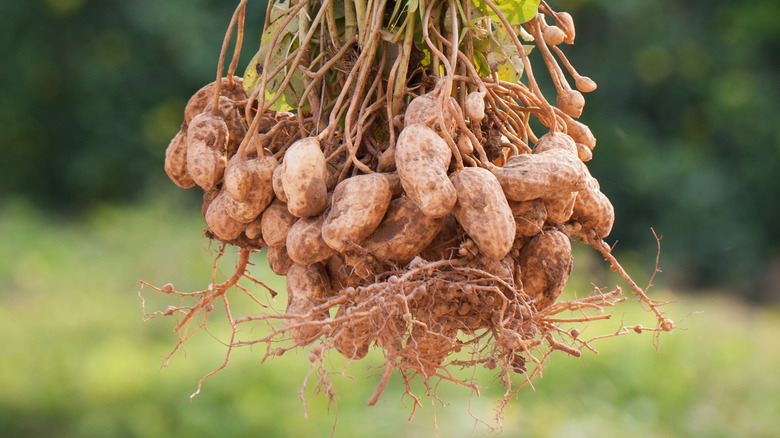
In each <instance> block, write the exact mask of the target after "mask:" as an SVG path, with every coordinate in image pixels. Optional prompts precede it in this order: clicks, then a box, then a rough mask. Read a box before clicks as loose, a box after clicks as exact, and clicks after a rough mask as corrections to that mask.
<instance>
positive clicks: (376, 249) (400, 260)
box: [362, 197, 444, 265]
mask: <svg viewBox="0 0 780 438" xmlns="http://www.w3.org/2000/svg"><path fill="white" fill-rule="evenodd" d="M443 224H444V219H443V218H433V217H430V216H426V215H424V214H422V212H421V211H420V209H419V208H418V207H417V205H416V204H415V203H414V201H412V200H411V199H410V198H408V197H401V198H398V199H393V200H392V201H391V202H390V207H388V209H387V213H386V214H385V217H384V219H382V222H381V223H380V224H379V227H378V228H377V229H376V231H374V232H373V233H372V234H371V236H369V237H368V239H366V240H365V241H364V242H363V243H362V246H363V249H364V250H365V251H366V252H367V253H368V254H370V255H372V256H373V257H374V258H375V259H376V260H378V261H380V262H384V263H393V264H399V265H405V264H407V263H409V262H410V261H411V260H412V258H414V256H416V255H417V254H419V253H420V251H422V250H423V249H424V248H425V247H427V246H428V245H430V243H431V242H432V241H433V239H434V238H435V237H436V235H437V234H438V233H439V230H441V227H442V225H443Z"/></svg>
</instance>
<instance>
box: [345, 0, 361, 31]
mask: <svg viewBox="0 0 780 438" xmlns="http://www.w3.org/2000/svg"><path fill="white" fill-rule="evenodd" d="M357 23H358V21H357V16H356V15H355V3H353V1H352V0H344V36H345V38H346V39H347V40H350V39H352V36H353V35H355V34H356V33H358V27H357Z"/></svg>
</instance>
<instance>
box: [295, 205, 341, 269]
mask: <svg viewBox="0 0 780 438" xmlns="http://www.w3.org/2000/svg"><path fill="white" fill-rule="evenodd" d="M325 217H326V215H325V214H321V215H319V216H315V217H302V218H300V219H298V221H297V222H295V223H294V224H293V226H292V227H290V230H289V231H288V232H287V254H288V255H289V256H290V258H291V259H292V260H293V261H294V262H295V263H298V264H301V265H310V264H312V263H317V262H324V261H325V260H327V259H328V258H330V257H331V256H332V255H333V254H334V253H335V250H333V248H331V247H329V246H328V244H326V243H325V241H324V240H323V239H322V224H323V223H324V222H325Z"/></svg>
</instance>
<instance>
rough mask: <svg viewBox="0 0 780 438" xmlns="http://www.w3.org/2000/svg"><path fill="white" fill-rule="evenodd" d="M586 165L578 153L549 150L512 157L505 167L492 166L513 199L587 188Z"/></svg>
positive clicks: (554, 195) (555, 196) (556, 194)
mask: <svg viewBox="0 0 780 438" xmlns="http://www.w3.org/2000/svg"><path fill="white" fill-rule="evenodd" d="M586 172H587V168H585V165H584V164H583V163H582V161H580V159H579V158H578V157H577V155H576V154H572V153H571V152H569V151H567V150H562V149H550V150H546V151H544V152H540V153H534V154H520V155H515V156H513V157H511V158H509V161H508V162H507V164H505V165H504V166H503V167H497V168H494V169H493V174H494V175H496V178H497V179H498V182H499V183H501V187H502V188H503V189H504V193H505V194H506V198H507V199H508V200H510V201H530V200H532V199H537V198H557V197H560V196H564V195H567V194H569V193H571V192H576V191H579V190H581V189H583V188H584V187H585V177H586V175H587V174H586Z"/></svg>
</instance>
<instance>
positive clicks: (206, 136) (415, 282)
mask: <svg viewBox="0 0 780 438" xmlns="http://www.w3.org/2000/svg"><path fill="white" fill-rule="evenodd" d="M246 3H247V1H246V0H242V1H241V2H240V3H239V5H238V7H237V9H236V11H235V14H234V16H233V18H232V20H231V22H230V25H229V28H228V31H227V34H226V36H225V41H224V44H223V48H222V52H221V54H220V59H219V65H218V69H217V70H218V71H217V80H216V81H215V82H213V83H211V84H208V85H206V86H205V87H203V88H202V89H201V90H199V91H198V92H197V93H196V94H195V95H194V96H193V97H192V98H191V99H190V101H189V102H188V104H187V107H186V109H185V116H184V122H183V124H182V127H181V130H180V132H179V133H178V134H177V135H176V136H175V137H174V139H173V140H172V141H171V144H170V146H169V147H168V150H167V152H166V161H165V170H166V172H167V174H168V175H169V177H170V178H171V180H173V182H174V183H176V184H177V185H178V186H180V187H182V188H191V187H194V186H196V185H197V186H199V187H200V188H201V189H202V190H203V193H204V197H203V199H204V202H203V208H202V213H203V215H204V217H205V220H206V224H207V225H208V229H207V231H206V235H207V236H208V237H209V238H211V239H215V240H218V241H221V242H222V243H223V245H222V249H223V250H224V248H225V247H226V246H228V245H231V246H235V247H237V248H239V254H240V257H239V260H238V264H237V266H236V270H235V272H234V274H233V275H232V277H230V278H229V279H227V280H226V281H225V282H223V283H220V284H216V282H215V283H214V284H212V285H210V286H209V288H207V289H206V290H204V291H199V292H190V293H185V292H179V291H175V290H173V288H172V287H171V286H169V285H168V286H165V287H162V288H158V290H160V291H162V292H165V293H170V294H176V295H180V296H181V297H182V298H191V299H194V300H195V304H194V305H191V306H179V307H171V308H169V310H168V311H166V312H157V313H158V314H163V315H176V317H177V318H178V324H177V326H176V330H177V332H178V333H179V335H180V342H179V344H178V345H177V347H176V348H177V349H178V348H179V347H181V346H182V345H183V343H184V342H185V341H186V340H187V339H189V338H190V337H191V336H192V335H193V334H194V333H195V332H197V331H198V330H199V329H200V328H202V327H203V326H205V323H206V320H207V318H206V316H207V315H208V313H209V312H210V311H212V310H213V309H214V306H213V303H214V302H215V301H222V302H224V305H225V310H226V312H227V314H228V317H229V319H230V324H231V326H232V328H233V336H232V337H231V339H230V343H229V349H232V348H233V347H236V346H240V345H253V344H265V345H266V347H267V348H266V358H267V357H271V356H274V355H281V354H283V353H284V352H285V351H288V350H290V349H292V348H297V347H302V346H306V345H310V344H314V347H313V349H312V354H311V359H312V361H313V365H312V369H315V368H316V367H317V366H318V365H317V364H319V365H320V366H322V362H323V357H324V353H325V352H326V351H329V350H331V349H335V350H336V351H337V352H338V353H340V354H341V355H343V356H344V357H346V358H347V359H349V360H358V359H362V358H363V357H365V356H366V355H367V353H368V352H369V350H370V349H371V348H372V347H374V346H375V347H376V348H379V349H381V351H382V353H383V354H384V357H385V359H386V363H385V371H384V373H383V375H382V377H381V379H380V382H379V384H378V387H377V390H376V392H375V393H374V396H373V397H372V398H371V399H370V400H369V404H373V403H375V402H376V401H377V400H378V398H379V396H380V395H381V393H382V390H383V389H384V388H385V386H386V385H387V383H388V378H389V377H390V375H391V373H392V372H393V371H394V370H398V371H400V373H401V375H402V376H403V378H404V381H405V382H406V386H407V392H408V393H409V395H410V396H412V397H413V398H414V399H415V401H416V400H417V398H416V397H415V396H414V395H413V394H411V392H410V390H409V382H410V381H411V380H413V379H415V378H416V377H420V378H422V379H423V380H424V381H425V382H426V385H427V382H428V381H429V379H431V378H433V377H436V378H439V379H444V380H452V381H456V382H458V383H461V384H463V385H466V386H469V387H472V388H473V389H475V390H476V389H477V387H476V386H475V385H474V384H473V383H471V382H467V381H460V380H458V379H457V378H455V377H453V375H452V374H450V372H449V370H450V369H451V368H450V367H464V366H465V367H468V366H472V367H473V366H485V367H487V368H489V369H497V370H498V373H499V374H500V377H501V381H502V383H503V384H504V385H505V386H506V387H507V391H506V394H505V396H504V399H503V402H502V405H501V406H502V407H503V404H504V403H506V402H507V401H508V400H509V399H510V398H511V396H512V395H513V394H514V393H515V392H516V391H517V390H518V389H519V388H520V387H521V386H523V385H524V384H526V383H527V382H528V381H530V378H531V377H534V376H536V375H539V374H540V373H541V368H542V365H543V363H544V362H545V361H546V360H547V359H548V358H549V356H550V354H551V353H552V352H553V351H554V350H559V351H563V352H565V353H567V354H570V355H573V356H579V355H580V354H581V350H582V349H590V350H593V351H595V350H594V349H593V347H591V345H590V343H589V341H592V339H591V340H586V339H582V338H581V337H579V333H578V332H577V330H576V329H572V330H570V331H567V330H565V329H563V328H561V327H559V325H561V324H564V323H571V322H580V323H581V322H587V321H592V320H597V319H604V318H605V315H603V314H599V312H595V313H596V315H595V316H593V313H585V311H588V310H597V311H598V310H601V309H602V308H604V307H609V306H613V305H615V304H617V303H619V302H621V301H623V300H624V299H625V298H624V297H623V296H622V295H621V291H620V289H619V288H618V289H616V290H613V291H610V292H602V291H600V290H598V289H597V290H596V291H595V292H594V293H593V294H592V295H590V296H587V297H584V298H579V299H575V300H573V301H568V302H561V301H557V300H558V298H559V296H560V295H561V293H562V292H563V290H564V288H565V286H566V282H567V280H568V277H569V275H570V273H571V270H572V265H573V258H572V247H571V244H572V241H579V242H582V243H585V244H588V245H591V246H593V247H594V248H595V249H596V250H598V251H599V252H600V253H601V254H602V255H603V257H604V258H605V259H606V260H607V262H608V263H609V264H610V266H611V267H612V269H613V270H616V271H618V272H619V273H620V274H621V275H622V276H623V277H624V278H625V279H626V281H627V282H628V284H629V286H630V287H631V288H632V290H633V292H634V293H635V294H637V295H638V296H639V297H640V298H641V300H643V301H644V303H645V304H646V305H647V306H648V308H649V309H650V310H651V311H652V312H654V313H655V314H656V316H657V318H658V325H657V327H655V328H652V327H651V328H643V327H641V326H634V327H624V328H631V329H634V330H635V331H637V330H638V331H640V332H641V331H646V330H650V331H661V330H665V331H668V330H671V329H672V327H673V324H672V322H671V320H669V319H667V318H666V317H665V316H664V314H663V313H662V312H660V311H659V310H658V306H659V305H661V304H663V303H660V302H657V301H655V300H652V299H650V298H648V297H647V295H646V294H645V292H644V290H643V289H642V288H640V287H639V286H637V285H636V284H635V283H634V282H633V281H632V280H631V279H630V277H629V276H628V274H627V273H626V272H625V271H624V270H623V268H622V267H621V266H620V265H619V264H618V262H617V260H615V258H614V257H613V256H612V254H611V248H610V246H609V245H608V244H607V243H606V242H605V241H604V238H606V237H607V236H608V235H609V233H610V231H611V228H612V224H613V222H614V209H613V207H612V204H611V203H610V201H609V199H608V198H607V197H606V196H605V195H604V194H603V193H602V192H601V190H600V187H599V183H598V181H597V180H596V179H595V178H593V176H591V174H590V172H589V171H588V168H587V165H586V164H585V163H586V162H587V161H589V160H590V159H591V158H592V156H593V149H594V147H595V145H596V140H595V137H594V136H593V134H592V133H591V131H590V129H589V128H588V127H587V126H586V125H584V124H582V123H580V122H579V121H577V119H578V118H579V117H580V115H581V114H582V113H583V109H584V106H585V99H584V97H583V96H584V95H583V93H589V92H592V91H594V90H595V89H596V84H595V82H594V81H593V80H591V79H590V78H588V77H585V76H581V75H580V74H579V73H578V72H577V71H576V70H575V69H574V67H573V66H572V65H571V63H570V62H569V61H568V59H567V58H566V56H565V55H564V53H563V50H562V49H561V46H563V45H570V44H572V43H573V42H574V39H575V28H574V22H573V20H572V17H571V16H570V15H569V14H567V13H565V12H556V11H554V10H553V9H552V8H551V7H550V6H549V5H548V4H547V3H546V2H544V1H542V2H541V3H540V2H539V1H534V0H518V1H507V2H496V3H494V2H492V1H491V0H474V1H471V0H449V1H443V0H436V1H432V0H428V1H419V2H418V1H388V0H376V1H361V0H276V1H272V2H270V4H269V7H268V12H267V16H266V23H265V29H264V31H263V34H262V35H263V36H262V41H261V45H260V49H259V51H258V52H257V55H255V57H254V59H252V60H251V61H250V62H249V65H248V67H247V69H246V73H245V75H244V77H243V78H240V77H236V76H235V71H236V69H237V66H238V61H239V56H238V54H239V52H240V49H241V45H242V41H243V37H244V26H243V23H244V17H245V13H246ZM234 34H235V36H236V38H235V44H234V46H235V48H234V54H233V57H232V60H231V62H230V64H229V66H228V69H227V70H228V71H227V74H226V76H225V77H223V64H224V61H225V58H226V53H227V48H228V46H229V43H230V41H231V39H232V36H233V35H234ZM532 50H536V51H538V53H539V55H541V58H542V59H543V61H544V64H543V67H544V68H545V70H546V72H547V73H549V75H550V77H551V78H552V83H553V85H554V86H555V92H556V94H557V95H556V98H555V105H553V104H551V103H550V102H549V101H548V100H547V98H546V97H545V96H544V95H543V93H542V90H541V89H540V87H539V85H538V84H537V82H536V79H535V77H534V71H533V70H532V65H531V62H530V58H529V56H528V55H529V54H530V53H531V51H532ZM533 67H535V68H536V69H537V71H538V69H540V68H541V67H542V65H534V66H533ZM572 83H573V84H574V87H572V86H571V84H572ZM261 250H262V251H267V259H268V263H269V265H270V268H271V269H272V270H273V272H275V273H276V274H278V275H285V276H287V298H288V304H287V308H286V312H285V313H284V314H277V313H273V312H269V313H267V314H263V315H254V316H252V315H250V316H241V317H233V315H232V314H231V312H230V307H229V305H228V298H227V297H228V291H230V290H237V289H239V290H242V291H243V292H245V293H247V294H249V291H248V290H247V289H246V288H244V287H243V286H241V285H239V280H241V279H242V278H248V279H250V280H252V281H254V282H257V283H260V284H263V283H262V281H261V280H259V279H255V278H253V277H251V275H250V274H249V272H248V270H247V265H248V263H249V255H250V254H251V253H254V252H258V251H261ZM269 291H271V290H270V289H269ZM271 293H272V294H275V292H273V291H271ZM250 295H251V294H250ZM253 298H254V297H253ZM256 301H257V303H258V304H259V305H262V303H260V301H259V300H256ZM564 311H582V317H581V318H576V319H571V318H569V319H565V318H560V317H556V315H558V314H560V313H561V312H564ZM589 315H590V316H589ZM607 316H608V315H607ZM274 321H277V322H279V323H278V324H273V323H274ZM259 322H266V323H269V324H270V325H271V327H272V330H271V331H270V333H269V334H267V335H266V336H263V337H261V338H259V339H253V340H239V339H238V338H237V332H238V326H241V325H252V324H258V323H259ZM193 327H194V328H193ZM625 331H626V330H624V332H625ZM620 333H622V332H620ZM620 333H617V334H620ZM289 340H292V341H293V342H286V341H289ZM174 351H176V350H174ZM229 351H230V350H229ZM458 352H461V354H457V353H458ZM229 354H230V353H229V352H228V357H227V358H226V360H225V364H223V367H224V366H225V365H226V364H227V360H228V358H229ZM221 368H222V367H221ZM221 368H220V369H221ZM326 374H327V373H325V375H326ZM518 374H519V375H520V376H521V377H520V378H519V379H516V380H517V382H515V383H513V379H512V377H513V376H514V375H518ZM207 377H208V376H207ZM320 383H322V384H323V385H325V387H326V389H328V390H329V388H330V387H329V383H328V381H327V379H326V378H324V377H323V378H322V379H321V381H320ZM199 389H200V386H199ZM328 393H330V392H328Z"/></svg>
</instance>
